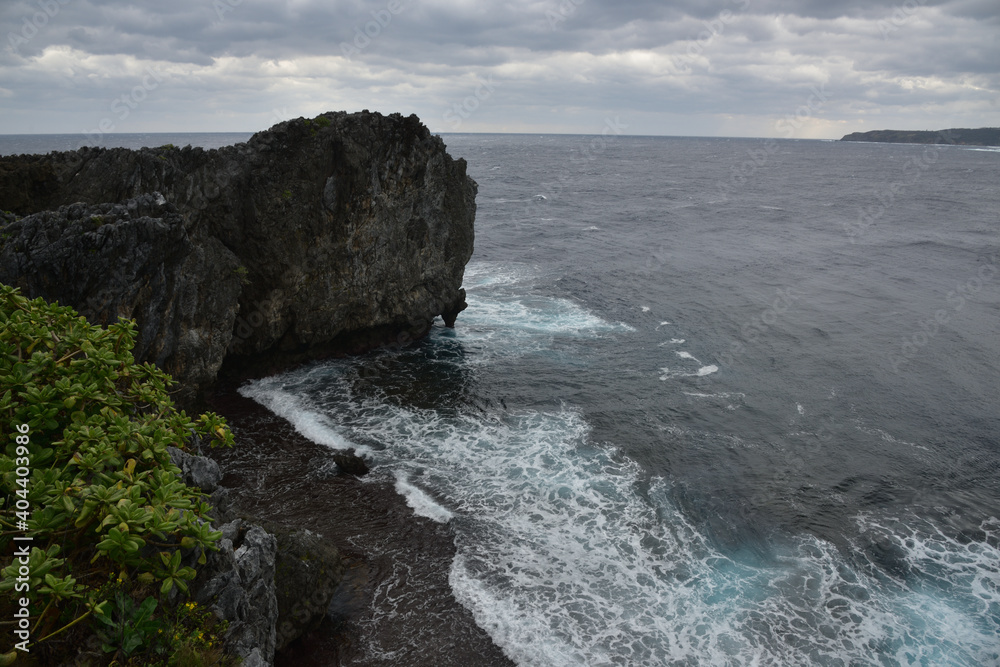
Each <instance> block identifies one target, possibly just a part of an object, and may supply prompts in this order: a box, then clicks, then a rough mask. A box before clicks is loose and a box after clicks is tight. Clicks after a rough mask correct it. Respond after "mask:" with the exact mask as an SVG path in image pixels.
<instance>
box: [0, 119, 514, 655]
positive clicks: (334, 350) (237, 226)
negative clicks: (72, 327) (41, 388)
mask: <svg viewBox="0 0 1000 667" xmlns="http://www.w3.org/2000/svg"><path fill="white" fill-rule="evenodd" d="M476 190H477V186H476V183H475V181H473V180H472V179H471V178H469V177H468V176H467V175H466V167H465V162H464V161H463V160H453V159H452V158H451V157H450V156H449V155H448V154H447V152H446V150H445V146H444V143H443V142H442V140H441V139H440V137H437V136H434V135H431V134H430V132H429V131H428V130H427V128H426V127H424V126H423V125H422V124H421V123H420V121H419V119H417V118H416V116H410V117H408V118H404V117H402V116H400V115H399V114H393V115H391V116H382V115H380V114H372V113H369V112H367V111H364V112H361V113H357V114H347V113H327V114H322V115H320V116H317V117H316V118H314V119H297V120H293V121H287V122H284V123H281V124H279V125H276V126H275V127H273V128H271V129H270V130H267V131H265V132H260V133H257V134H256V135H254V136H253V137H252V138H251V139H250V140H249V141H248V142H246V143H245V144H238V145H236V146H231V147H226V148H222V149H217V150H210V151H205V150H202V149H199V148H191V147H190V146H188V147H186V148H177V147H174V146H161V147H159V148H144V149H141V150H135V151H133V150H126V149H97V148H82V149H80V150H78V151H71V152H64V153H49V154H48V155H44V156H42V155H20V156H6V157H0V210H2V211H3V212H2V218H0V282H3V283H6V284H9V285H12V286H15V287H18V288H20V289H21V291H22V293H24V294H25V295H27V296H29V297H31V298H35V297H42V298H45V299H46V300H49V301H58V302H60V303H61V304H62V305H68V306H71V307H73V308H75V309H76V310H77V311H78V312H79V313H81V314H82V315H84V316H85V317H86V318H87V319H88V320H89V321H91V322H92V323H95V324H101V325H107V324H110V323H113V322H115V321H117V320H118V319H119V318H131V319H134V320H135V321H136V323H137V325H138V330H139V339H138V340H137V342H136V347H135V349H134V355H135V358H136V361H138V362H140V363H141V362H149V363H153V364H155V365H157V366H159V367H160V368H162V369H164V370H166V371H167V372H169V373H170V374H171V375H172V376H173V377H174V379H175V380H177V381H178V383H179V387H178V390H177V391H176V392H175V397H176V399H175V400H176V401H177V402H178V404H179V405H180V406H181V407H185V408H189V409H190V408H201V407H202V406H204V405H208V406H209V408H210V409H214V410H216V411H217V412H219V413H221V414H222V415H223V416H225V417H227V418H228V420H229V423H230V426H231V428H232V430H233V431H234V433H235V435H236V440H237V447H236V448H235V450H233V451H231V452H214V451H213V452H207V451H205V452H201V451H199V447H198V443H193V445H192V449H193V450H194V451H193V453H192V454H188V453H185V452H182V451H180V450H175V452H174V453H173V456H174V459H175V463H176V464H177V465H178V467H179V468H181V469H182V471H183V473H184V476H185V480H186V482H187V483H188V484H189V485H192V486H197V487H199V488H201V489H202V491H203V492H204V493H205V494H206V495H207V496H208V497H209V499H210V501H211V503H212V504H213V506H214V507H215V508H216V516H215V517H214V518H215V525H216V527H217V528H218V529H219V530H221V531H222V533H223V539H222V541H221V543H220V547H221V548H220V550H219V551H218V552H214V553H212V554H211V555H210V557H209V559H208V563H207V565H205V566H204V567H203V568H202V571H201V572H200V573H199V577H198V579H197V580H196V582H195V583H194V586H193V590H194V597H195V599H196V600H197V601H199V602H201V603H204V604H206V605H208V606H210V607H212V608H213V609H214V610H215V611H216V613H217V615H218V616H220V617H221V618H224V619H226V620H227V621H229V631H228V635H227V644H228V646H229V649H230V651H231V652H232V653H233V654H235V655H237V656H239V657H240V658H241V659H242V660H243V663H242V664H244V665H248V666H253V665H270V664H274V663H275V661H276V660H277V663H278V664H291V662H295V663H296V665H297V666H298V665H301V664H303V663H305V664H372V665H374V664H398V662H396V659H397V658H398V656H399V655H400V652H406V653H407V658H406V659H405V662H406V664H411V665H419V664H428V665H430V664H434V665H447V664H454V665H467V664H480V665H509V664H511V663H510V662H509V661H508V660H507V659H506V658H505V657H504V656H503V654H502V653H501V652H500V650H499V649H498V648H497V647H496V646H495V645H494V644H493V643H492V641H490V639H489V637H488V636H487V635H486V634H485V632H484V631H482V630H481V629H480V628H479V627H478V626H476V624H475V622H474V620H473V619H472V616H471V614H470V613H469V612H468V611H467V610H465V609H464V608H462V607H461V606H460V605H458V604H457V602H456V601H455V599H454V597H453V596H452V594H451V591H450V588H449V586H448V564H449V563H450V561H451V558H452V557H453V556H454V546H453V544H452V541H451V537H450V534H449V532H448V528H447V527H446V526H441V525H439V524H434V523H433V522H428V521H426V520H423V519H420V518H419V517H414V516H413V513H412V511H411V510H410V509H409V508H408V507H406V504H405V502H404V501H403V500H402V499H401V498H400V497H399V496H398V494H396V493H395V491H394V490H393V488H392V486H391V484H389V483H388V482H387V480H377V481H372V482H360V481H358V478H357V477H355V475H357V474H364V473H366V472H367V465H366V464H365V463H364V462H363V461H361V460H360V459H358V458H357V457H354V456H352V455H351V454H349V453H343V452H340V453H336V452H332V451H330V450H328V449H326V448H323V447H321V446H319V445H316V444H315V443H311V442H309V441H308V440H305V439H304V438H302V437H301V436H298V435H297V434H295V433H294V430H291V427H290V425H288V424H287V423H284V422H282V421H281V420H280V419H279V418H277V417H275V416H274V415H271V414H270V413H268V412H267V411H266V410H264V409H263V408H261V407H260V406H257V405H256V404H254V403H253V402H252V401H249V400H248V399H244V398H242V397H240V396H239V395H238V394H236V393H235V392H234V391H233V387H234V386H235V383H236V382H238V381H239V380H241V379H243V378H247V377H253V376H260V375H264V374H268V373H271V372H276V371H279V370H281V369H284V368H287V367H289V366H290V365H294V364H298V363H302V362H305V361H308V360H311V359H319V358H323V357H325V356H331V355H334V356H335V355H343V354H352V353H359V352H363V351H365V350H368V349H372V348H374V347H378V346H381V345H386V344H394V345H401V344H407V343H409V342H411V341H413V340H414V339H416V338H419V337H421V336H423V335H425V334H426V333H427V331H428V330H429V329H430V327H431V324H432V323H433V321H434V319H435V318H436V317H438V316H440V317H442V318H443V319H444V321H445V323H446V324H447V325H448V326H453V325H454V323H455V318H456V316H457V315H458V313H459V312H460V311H461V310H462V309H463V308H464V307H465V292H464V290H463V289H462V278H463V274H464V267H465V264H466V263H467V262H468V260H469V258H470V257H471V255H472V250H473V239H474V232H473V224H474V219H475V209H476V206H475V196H476ZM220 463H221V468H220V466H219V464H220ZM223 471H225V474H223ZM345 471H346V472H345ZM376 476H377V475H376ZM428 524H430V525H428ZM265 528H266V529H265ZM334 545H336V546H334ZM408 558H417V559H418V561H420V564H418V565H416V566H414V567H411V564H409V563H407V562H406V559H408ZM400 567H403V569H405V570H407V572H418V573H419V574H418V575H413V576H411V575H410V574H407V576H405V577H403V578H402V579H401V578H400V576H399V574H400V572H401V570H400ZM385 586H389V587H391V588H393V589H394V590H405V591H406V596H407V597H406V600H405V601H402V602H401V601H400V600H398V599H396V598H395V597H393V598H392V599H391V600H389V601H388V602H386V601H385V600H381V599H380V597H379V596H380V595H382V594H383V587H385ZM385 604H389V606H390V607H392V613H391V614H389V613H386V614H385V615H384V616H380V614H382V612H383V611H385V609H386V607H385ZM380 605H382V606H381V607H380ZM398 605H404V606H406V605H409V607H411V608H412V612H413V613H412V614H409V613H403V614H400V613H398V612H399V608H398ZM380 610H381V611H380ZM328 612H332V615H331V613H328ZM428 613H429V614H430V616H424V615H423V614H428ZM430 617H432V618H433V619H434V620H433V621H432V622H427V618H430ZM380 624H381V627H380ZM282 650H283V653H278V652H279V651H282ZM442 650H443V651H444V653H443V654H442ZM276 655H277V656H278V657H277V658H276V657H275V656H276ZM282 655H284V656H293V657H290V658H282ZM379 656H396V657H392V658H391V659H390V660H389V661H383V662H380V660H381V658H380V657H379Z"/></svg>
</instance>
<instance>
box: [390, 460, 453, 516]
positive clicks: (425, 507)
mask: <svg viewBox="0 0 1000 667" xmlns="http://www.w3.org/2000/svg"><path fill="white" fill-rule="evenodd" d="M396 492H397V493H398V494H399V495H401V496H403V497H404V498H405V499H406V504H407V505H409V506H410V508H411V509H413V513H414V514H416V515H417V516H422V517H426V518H428V519H431V520H432V521H437V522H438V523H448V522H449V521H451V519H452V517H454V515H453V514H452V513H451V512H449V511H448V509H447V508H445V507H443V506H441V505H439V504H438V503H436V502H435V501H434V499H433V498H431V497H430V496H429V495H428V494H427V493H426V492H425V491H424V490H423V489H421V488H420V487H417V486H414V485H413V484H411V483H410V481H409V479H408V478H407V475H406V473H405V472H403V471H401V470H397V471H396Z"/></svg>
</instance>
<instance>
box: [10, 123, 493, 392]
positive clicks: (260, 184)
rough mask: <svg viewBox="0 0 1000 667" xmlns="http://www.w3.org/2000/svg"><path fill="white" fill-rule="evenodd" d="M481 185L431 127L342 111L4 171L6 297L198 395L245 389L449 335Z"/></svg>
mask: <svg viewBox="0 0 1000 667" xmlns="http://www.w3.org/2000/svg"><path fill="white" fill-rule="evenodd" d="M475 196H476V184H475V182H474V181H473V180H472V179H471V178H469V177H468V176H467V175H466V165H465V161H464V160H453V159H452V158H451V157H450V156H449V155H448V154H447V152H446V151H445V146H444V143H443V142H442V141H441V138H440V137H437V136H433V135H431V134H430V132H429V131H428V130H427V128H426V127H424V126H423V125H422V124H421V123H420V121H419V119H418V118H417V117H416V116H410V117H408V118H404V117H403V116H401V115H399V114H393V115H390V116H382V115H380V114H373V113H368V112H361V113H356V114H347V113H327V114H323V115H322V116H318V117H317V118H315V119H312V120H306V119H297V120H293V121H287V122H284V123H281V124H279V125H276V126H274V127H272V128H271V129H270V130H267V131H265V132H260V133H258V134H256V135H254V136H253V137H252V138H251V139H250V140H249V141H248V142H246V143H245V144H238V145H236V146H230V147H226V148H221V149H218V150H208V151H206V150H202V149H197V148H191V147H187V148H183V149H180V148H175V147H172V146H165V147H160V148H144V149H141V150H127V149H118V148H116V149H103V148H82V149H80V150H78V151H70V152H63V153H50V154H48V155H33V156H31V155H28V156H26V155H20V156H7V157H2V158H0V209H3V210H7V211H11V212H13V213H14V214H16V215H17V216H25V217H22V218H21V219H19V220H16V221H12V220H11V219H12V218H13V216H5V218H4V222H3V223H2V227H0V243H2V246H0V282H4V283H7V284H12V285H15V286H19V287H21V288H22V290H23V291H24V292H25V293H26V294H28V295H29V296H33V297H34V296H44V297H45V298H47V299H50V300H58V301H60V303H63V304H64V305H70V306H73V307H75V308H77V309H78V310H81V311H83V312H84V314H85V315H86V316H87V317H88V318H89V319H91V320H92V321H96V322H99V323H102V324H104V323H108V322H111V321H114V320H115V319H116V318H117V317H119V316H123V317H133V318H135V319H136V321H137V322H138V324H139V331H140V335H141V340H140V341H139V344H137V346H136V351H135V354H136V358H137V359H138V360H139V361H151V362H154V363H156V364H157V365H160V366H161V367H162V368H164V369H165V370H168V371H169V372H170V373H171V374H172V375H173V377H174V379H175V380H177V381H178V382H180V384H181V388H182V390H181V392H180V393H179V394H178V400H179V402H181V403H183V402H185V401H186V400H188V399H191V398H193V397H194V396H195V395H197V394H198V393H199V392H200V391H203V390H204V389H205V388H206V387H207V386H208V385H210V384H211V383H212V382H213V381H214V379H215V378H216V377H217V375H218V374H219V373H220V372H223V373H225V374H227V375H235V376H241V375H246V374H249V373H257V372H261V371H269V370H274V369H277V368H280V367H282V366H283V365H286V364H288V363H292V362H297V361H302V360H306V359H310V358H316V357H321V356H324V355H329V354H341V353H345V352H346V353H349V352H358V351H363V350H366V349H370V348H372V347H375V346H378V345H382V344H386V343H405V342H408V341H411V340H413V339H415V338H418V337H420V336H422V335H424V334H425V333H426V332H427V331H428V330H429V328H430V326H431V323H432V322H433V320H434V318H435V317H437V316H443V318H444V320H445V323H446V324H448V325H449V326H451V325H453V324H454V321H455V317H456V316H457V315H458V313H459V312H461V310H462V309H463V308H464V307H465V294H464V291H463V290H462V289H461V285H462V278H463V274H464V267H465V264H466V263H467V262H468V260H469V258H470V257H471V255H472V249H473V238H474V234H473V221H474V218H475Z"/></svg>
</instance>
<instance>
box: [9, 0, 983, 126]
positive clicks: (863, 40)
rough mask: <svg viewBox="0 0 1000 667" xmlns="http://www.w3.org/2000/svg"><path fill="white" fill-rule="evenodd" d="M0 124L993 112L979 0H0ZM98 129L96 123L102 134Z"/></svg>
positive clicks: (682, 122) (760, 121)
mask: <svg viewBox="0 0 1000 667" xmlns="http://www.w3.org/2000/svg"><path fill="white" fill-rule="evenodd" d="M0 26H2V27H3V32H2V36H3V45H4V48H3V49H2V50H0V109H2V115H0V133H8V134H12V133H80V132H84V131H86V132H91V133H96V132H97V131H98V130H100V129H101V128H102V127H103V128H104V131H114V132H168V131H170V132H172V131H191V132H196V131H254V130H260V129H264V128H266V127H268V126H270V125H271V124H273V123H274V122H277V121H279V120H284V119H287V118H294V117H298V116H314V115H316V114H318V113H321V112H323V111H329V110H341V109H346V110H349V111H357V110H361V109H370V110H373V111H381V112H383V113H391V112H397V111H398V112H401V113H403V114H404V115H408V114H410V113H416V114H417V115H418V116H420V118H421V119H422V120H423V121H424V123H426V124H427V125H428V126H429V127H430V128H431V130H433V131H435V132H449V131H462V132H467V131H469V132H572V133H588V134H589V133H599V132H600V131H601V130H602V128H604V127H605V123H606V122H607V121H608V120H609V119H618V120H617V122H618V123H619V124H620V126H625V127H626V129H625V132H626V133H628V134H664V135H702V136H752V137H788V136H794V137H802V138H839V137H840V136H842V135H844V134H846V133H848V132H853V131H859V130H872V129H883V128H893V129H942V128H946V127H982V126H994V127H995V126H998V125H1000V71H998V70H1000V65H998V63H1000V2H997V1H996V0H946V1H944V2H939V1H936V0H925V1H923V2H921V1H920V0H907V1H906V2H896V3H892V2H888V1H878V0H876V1H875V2H868V1H865V2H862V1H860V0H857V1H855V0H847V1H829V2H825V1H821V0H793V1H789V2H777V1H776V0H720V1H718V2H708V3H704V2H696V1H694V0H685V1H683V2H669V3H667V2H655V1H653V0H613V1H610V0H508V1H505V2H488V1H483V0H384V1H382V0H379V1H374V2H369V1H362V0H171V1H170V2H123V1H120V0H30V1H29V0H2V4H0ZM102 124H103V126H102Z"/></svg>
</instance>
